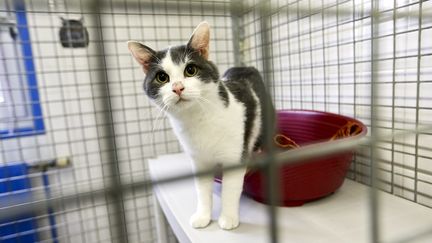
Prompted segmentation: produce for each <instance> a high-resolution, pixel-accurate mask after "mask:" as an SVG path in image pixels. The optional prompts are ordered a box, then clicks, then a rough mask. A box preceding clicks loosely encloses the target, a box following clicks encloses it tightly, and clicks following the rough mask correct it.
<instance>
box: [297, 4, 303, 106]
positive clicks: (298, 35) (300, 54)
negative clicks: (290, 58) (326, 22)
mask: <svg viewBox="0 0 432 243" xmlns="http://www.w3.org/2000/svg"><path fill="white" fill-rule="evenodd" d="M301 13H302V12H300V1H299V2H297V21H296V22H297V34H296V38H298V39H297V55H298V64H297V71H298V74H299V77H298V82H299V83H298V86H300V109H303V100H304V99H303V75H302V71H303V66H302V57H301V56H302V53H303V50H301V45H300V42H301V41H300V38H301V36H302V35H301V31H300V29H301V27H300V20H301V19H302V18H301Z"/></svg>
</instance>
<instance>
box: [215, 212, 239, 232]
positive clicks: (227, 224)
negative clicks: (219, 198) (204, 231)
mask: <svg viewBox="0 0 432 243" xmlns="http://www.w3.org/2000/svg"><path fill="white" fill-rule="evenodd" d="M218 223H219V227H220V228H221V229H224V230H232V229H235V228H237V227H238V226H239V224H240V222H239V219H238V216H236V217H231V216H228V215H221V216H219V220H218Z"/></svg>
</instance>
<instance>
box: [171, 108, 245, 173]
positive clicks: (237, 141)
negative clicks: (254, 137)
mask: <svg viewBox="0 0 432 243" xmlns="http://www.w3.org/2000/svg"><path fill="white" fill-rule="evenodd" d="M244 119H245V116H244V107H243V106H242V105H241V104H240V103H237V102H234V101H232V102H231V103H230V105H229V106H228V107H222V106H220V107H213V109H210V110H202V109H197V110H196V111H195V112H191V113H190V114H188V116H185V117H182V120H181V121H179V120H178V119H170V120H171V124H172V127H173V129H174V132H175V133H176V135H177V137H178V139H179V141H180V143H181V144H182V146H183V148H184V150H185V152H186V153H188V154H189V155H190V156H191V157H192V158H194V159H196V160H198V161H202V162H203V163H209V164H214V163H222V162H223V163H237V162H238V161H239V160H240V159H241V155H242V151H243V141H244V137H243V136H244Z"/></svg>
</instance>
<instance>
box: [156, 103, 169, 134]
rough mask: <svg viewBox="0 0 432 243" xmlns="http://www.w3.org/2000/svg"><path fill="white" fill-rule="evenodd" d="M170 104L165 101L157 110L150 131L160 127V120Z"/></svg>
mask: <svg viewBox="0 0 432 243" xmlns="http://www.w3.org/2000/svg"><path fill="white" fill-rule="evenodd" d="M170 107H171V106H170V105H169V103H168V102H167V103H165V105H164V106H162V108H161V109H160V111H159V114H158V116H157V117H156V119H155V122H154V123H153V128H152V133H153V132H154V131H156V130H159V128H160V127H161V125H160V124H161V123H160V121H162V120H163V119H164V115H165V114H166V112H167V111H168V110H169V108H170Z"/></svg>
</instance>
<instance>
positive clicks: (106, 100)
mask: <svg viewBox="0 0 432 243" xmlns="http://www.w3.org/2000/svg"><path fill="white" fill-rule="evenodd" d="M89 5H90V6H89V9H90V11H91V12H92V13H94V14H93V15H92V17H93V19H92V21H93V22H94V25H95V27H96V35H95V36H94V39H95V42H94V43H95V45H96V48H95V52H96V56H97V57H98V58H96V62H97V63H96V65H97V70H102V71H101V74H100V75H98V78H99V80H98V81H99V82H98V83H99V87H98V88H99V92H101V93H102V95H101V99H100V100H99V102H98V103H99V104H98V105H100V106H102V107H103V109H102V110H103V111H104V112H102V116H100V118H97V119H100V120H103V121H104V122H103V123H104V124H105V126H104V133H105V139H104V140H103V142H105V143H106V144H105V146H106V151H107V154H108V156H107V157H106V158H107V159H108V161H107V164H108V166H109V170H110V173H111V180H110V185H109V188H110V194H109V195H108V196H110V197H111V198H112V199H113V200H114V202H113V204H114V207H113V208H112V210H113V215H114V218H113V221H111V218H110V217H109V219H110V225H111V237H112V239H113V240H114V241H117V242H128V236H127V229H126V218H125V214H124V205H123V193H122V190H121V179H120V170H119V164H118V154H117V145H116V140H115V131H114V121H113V111H112V105H111V99H110V97H111V93H110V87H109V83H108V74H107V70H106V59H105V50H104V45H103V39H104V38H103V31H102V18H101V7H102V6H103V2H102V1H99V0H94V1H91V2H90V3H89ZM97 117H99V116H97ZM98 124H99V122H98ZM113 228H114V229H113ZM113 230H115V234H114V232H113Z"/></svg>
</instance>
